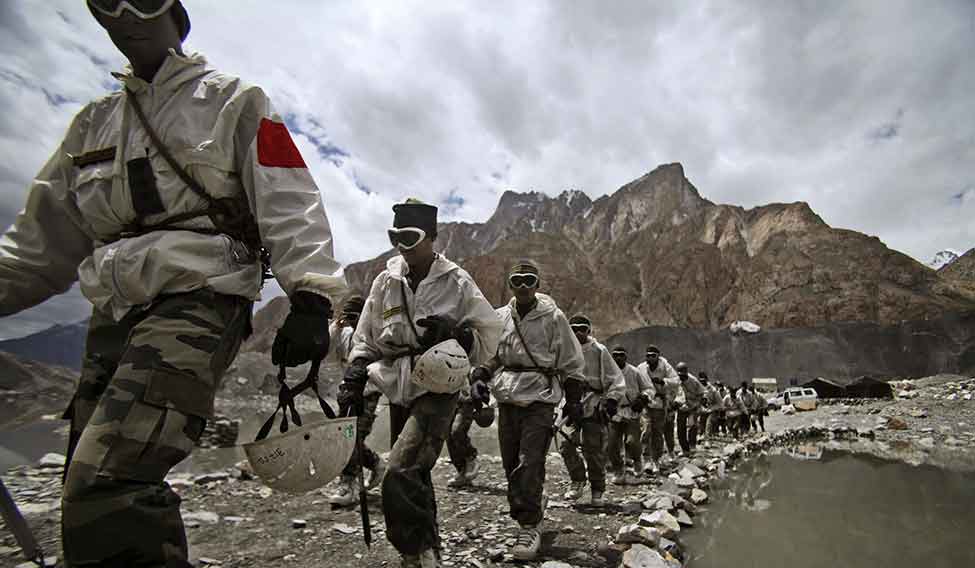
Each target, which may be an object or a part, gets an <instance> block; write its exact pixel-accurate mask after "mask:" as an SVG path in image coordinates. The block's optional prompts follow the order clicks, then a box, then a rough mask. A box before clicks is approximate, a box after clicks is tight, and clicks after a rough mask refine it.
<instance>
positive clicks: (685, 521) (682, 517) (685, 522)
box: [677, 509, 694, 527]
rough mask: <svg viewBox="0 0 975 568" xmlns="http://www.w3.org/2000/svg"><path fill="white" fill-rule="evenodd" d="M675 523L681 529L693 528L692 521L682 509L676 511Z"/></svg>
mask: <svg viewBox="0 0 975 568" xmlns="http://www.w3.org/2000/svg"><path fill="white" fill-rule="evenodd" d="M677 523H678V524H679V525H680V526H682V527H693V526H694V521H693V520H692V519H691V516H690V515H688V514H687V511H684V510H683V509H682V510H680V511H677Z"/></svg>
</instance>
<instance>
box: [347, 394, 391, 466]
mask: <svg viewBox="0 0 975 568" xmlns="http://www.w3.org/2000/svg"><path fill="white" fill-rule="evenodd" d="M381 397H382V394H380V393H378V392H377V393H372V394H368V395H366V396H365V399H364V401H363V405H362V413H361V414H359V415H358V416H356V419H355V433H356V444H357V445H356V447H358V444H359V442H360V440H361V442H362V462H363V463H362V466H363V467H365V468H366V469H371V470H375V469H376V466H378V465H379V456H378V455H377V454H376V452H374V451H373V450H372V448H370V447H369V446H367V445H366V438H368V437H369V434H370V433H372V425H373V424H374V423H375V422H376V407H377V406H379V399H380V398H381ZM358 475H359V454H358V452H352V457H350V458H349V463H347V464H345V468H344V469H343V470H342V477H344V478H346V479H352V478H354V477H356V476H358Z"/></svg>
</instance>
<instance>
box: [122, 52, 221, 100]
mask: <svg viewBox="0 0 975 568" xmlns="http://www.w3.org/2000/svg"><path fill="white" fill-rule="evenodd" d="M209 72H210V69H207V60H206V58H205V57H203V55H201V54H199V53H190V54H189V55H180V54H178V53H176V51H175V50H173V49H170V50H169V57H167V58H166V60H165V61H163V64H162V66H160V67H159V71H156V76H155V77H153V78H152V85H153V86H154V87H156V88H158V89H163V90H168V91H175V90H177V89H179V87H180V86H182V85H183V84H184V83H186V82H188V81H193V80H194V79H198V78H200V77H202V76H203V75H206V74H207V73H209ZM112 76H113V77H115V78H116V79H118V80H119V81H120V82H121V83H122V84H123V85H125V86H126V87H128V88H129V89H131V90H132V91H133V92H135V93H138V92H140V91H142V90H144V89H145V88H147V87H148V86H149V83H148V82H146V81H144V80H143V79H140V78H139V77H136V76H135V75H134V74H133V73H132V67H131V66H130V65H126V66H125V69H124V70H123V71H122V72H121V73H119V72H115V73H112Z"/></svg>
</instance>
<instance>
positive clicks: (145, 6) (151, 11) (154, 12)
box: [88, 0, 176, 20]
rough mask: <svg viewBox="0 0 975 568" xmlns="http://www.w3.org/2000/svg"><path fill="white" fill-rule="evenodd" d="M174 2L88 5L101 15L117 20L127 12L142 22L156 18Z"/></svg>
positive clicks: (107, 0)
mask: <svg viewBox="0 0 975 568" xmlns="http://www.w3.org/2000/svg"><path fill="white" fill-rule="evenodd" d="M175 1H176V0H88V5H89V6H91V7H92V8H94V9H96V10H98V11H99V12H100V13H101V14H104V15H106V16H110V17H112V18H118V17H120V16H121V15H122V12H124V11H125V10H128V11H129V12H132V13H133V14H135V16H136V17H138V18H139V19H142V20H149V19H152V18H156V17H158V16H161V15H163V14H165V13H166V11H167V10H169V9H170V8H171V7H172V6H173V3H174V2H175Z"/></svg>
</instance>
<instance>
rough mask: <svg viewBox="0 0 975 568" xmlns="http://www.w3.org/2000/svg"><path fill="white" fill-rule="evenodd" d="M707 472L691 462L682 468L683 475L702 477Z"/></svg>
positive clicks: (681, 473)
mask: <svg viewBox="0 0 975 568" xmlns="http://www.w3.org/2000/svg"><path fill="white" fill-rule="evenodd" d="M704 474H705V472H704V470H703V469H701V468H699V467H697V466H696V465H694V464H692V463H689V464H687V465H685V466H684V468H683V469H681V470H680V475H681V477H701V476H702V475H704Z"/></svg>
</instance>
